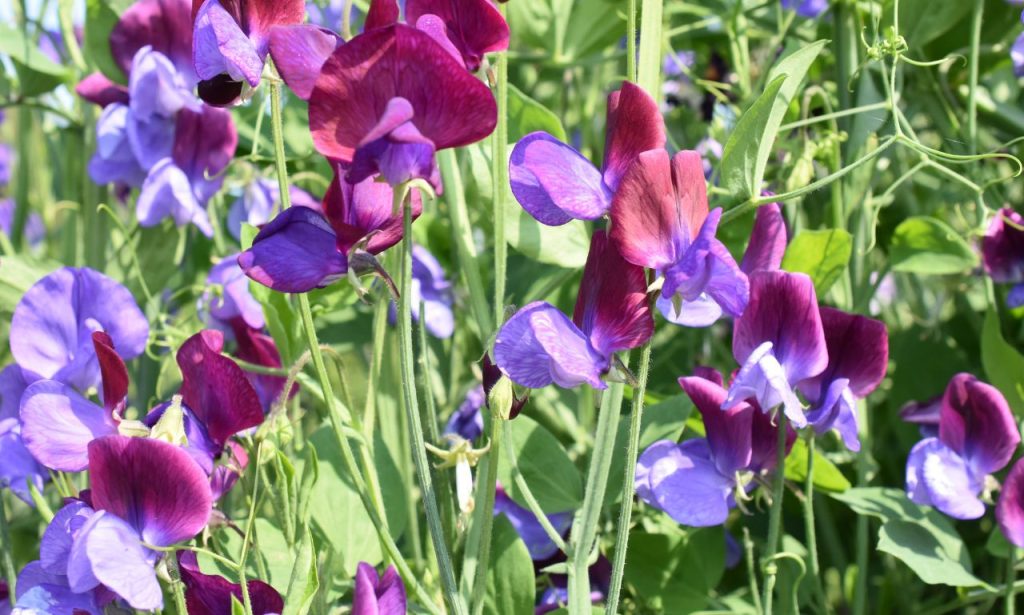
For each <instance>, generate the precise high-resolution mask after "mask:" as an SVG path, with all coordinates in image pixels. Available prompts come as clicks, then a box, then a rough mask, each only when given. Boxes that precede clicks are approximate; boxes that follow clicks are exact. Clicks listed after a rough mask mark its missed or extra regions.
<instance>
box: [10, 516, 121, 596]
mask: <svg viewBox="0 0 1024 615" xmlns="http://www.w3.org/2000/svg"><path fill="white" fill-rule="evenodd" d="M62 513H63V509H62V510H61V511H58V512H57V515H56V516H54V521H56V520H57V517H58V516H60V515H61V514H62ZM51 525H52V523H51ZM76 530H77V528H76ZM44 540H45V534H44ZM44 544H45V543H44ZM66 568H67V567H66V566H64V567H62V568H61V570H62V572H60V573H52V572H48V571H47V570H45V569H44V568H43V566H42V564H41V563H40V562H38V561H34V562H30V563H29V564H27V565H26V566H25V567H24V568H23V569H22V571H21V573H19V574H18V586H17V587H18V591H17V593H16V594H15V604H16V605H17V606H16V610H15V611H13V615H43V614H49V613H74V614H75V615H82V614H83V613H84V614H86V615H103V611H104V610H103V607H101V606H100V602H101V599H100V594H102V593H103V592H102V589H97V590H93V591H89V592H84V593H76V592H74V591H72V590H71V587H70V586H69V585H68V577H67V574H66Z"/></svg>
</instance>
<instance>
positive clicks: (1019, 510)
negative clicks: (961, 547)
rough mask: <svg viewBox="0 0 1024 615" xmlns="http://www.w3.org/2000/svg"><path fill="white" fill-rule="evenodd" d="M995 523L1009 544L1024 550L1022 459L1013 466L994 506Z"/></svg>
mask: <svg viewBox="0 0 1024 615" xmlns="http://www.w3.org/2000/svg"><path fill="white" fill-rule="evenodd" d="M996 521H998V522H999V529H1000V530H1002V532H1003V536H1005V537H1006V539H1007V540H1008V541H1010V544H1012V545H1014V546H1015V547H1017V548H1024V459H1018V460H1017V463H1015V464H1013V468H1011V469H1010V473H1009V474H1007V475H1006V480H1004V481H1003V487H1002V490H1001V491H1000V493H999V502H998V503H997V504H996Z"/></svg>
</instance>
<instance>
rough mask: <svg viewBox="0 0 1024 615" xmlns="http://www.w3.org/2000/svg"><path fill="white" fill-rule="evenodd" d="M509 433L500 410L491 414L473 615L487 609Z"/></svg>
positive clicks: (474, 580) (480, 518) (482, 485)
mask: <svg viewBox="0 0 1024 615" xmlns="http://www.w3.org/2000/svg"><path fill="white" fill-rule="evenodd" d="M507 431H508V425H506V421H505V419H503V418H501V416H500V415H499V414H498V409H497V408H495V409H493V410H492V411H491V452H490V455H488V457H490V459H489V461H488V463H487V475H486V478H485V480H484V482H483V483H482V484H481V485H480V486H479V487H477V489H483V490H484V492H483V495H484V505H483V510H482V511H481V513H480V516H479V517H477V520H478V521H479V523H480V534H479V537H480V538H479V539H480V543H479V548H478V550H477V558H476V570H475V573H474V574H475V575H476V576H474V577H473V594H472V598H471V600H470V604H471V605H472V606H473V611H472V612H473V615H480V613H482V612H483V609H484V595H485V594H486V593H487V569H488V567H489V565H490V561H491V534H492V533H493V529H494V492H495V490H496V489H497V485H498V464H499V461H498V460H499V459H500V457H499V455H500V454H501V443H502V440H503V439H504V434H505V432H507Z"/></svg>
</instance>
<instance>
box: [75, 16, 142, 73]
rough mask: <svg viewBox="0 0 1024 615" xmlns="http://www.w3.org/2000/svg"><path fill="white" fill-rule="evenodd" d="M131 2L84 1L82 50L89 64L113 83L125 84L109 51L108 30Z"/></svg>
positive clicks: (109, 30) (119, 69)
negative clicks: (83, 39)
mask: <svg viewBox="0 0 1024 615" xmlns="http://www.w3.org/2000/svg"><path fill="white" fill-rule="evenodd" d="M129 6H131V2H128V1H126V0H113V1H109V2H108V1H105V0H86V3H85V41H84V43H83V45H82V51H84V52H85V57H86V59H87V60H88V61H89V63H90V64H92V65H93V66H95V67H96V68H98V69H99V71H100V72H101V73H103V74H104V75H106V76H107V77H108V78H109V79H110V80H111V81H114V82H115V83H122V84H127V83H128V81H127V79H126V77H125V74H124V72H123V71H122V70H121V67H120V66H118V65H117V62H115V61H114V56H113V55H111V52H110V32H111V31H112V30H113V29H114V26H115V25H116V24H117V20H118V18H119V17H120V16H121V13H123V12H124V10H125V9H126V8H128V7H129Z"/></svg>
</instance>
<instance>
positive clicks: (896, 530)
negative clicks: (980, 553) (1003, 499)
mask: <svg viewBox="0 0 1024 615" xmlns="http://www.w3.org/2000/svg"><path fill="white" fill-rule="evenodd" d="M832 497H833V498H835V499H837V500H839V501H841V502H844V503H846V505H847V506H849V507H850V508H851V509H853V511H854V512H856V513H857V514H859V515H869V516H872V517H876V518H878V519H881V520H882V521H883V522H884V525H883V526H882V530H881V531H879V542H878V548H879V550H880V551H883V552H885V553H889V554H890V555H892V556H894V557H896V558H897V559H899V560H900V561H902V562H903V563H905V564H906V565H907V566H909V567H910V569H911V570H913V571H914V573H916V574H917V576H918V577H920V578H921V580H922V581H924V582H926V583H929V584H944V585H953V586H957V587H962V586H963V587H966V586H976V585H984V584H985V583H984V582H983V581H982V580H980V579H978V578H977V577H975V576H974V573H973V571H972V567H971V556H970V555H969V554H968V552H967V547H966V546H965V545H964V542H963V540H962V539H961V538H960V535H959V534H957V533H956V530H955V529H954V528H953V524H952V523H951V522H950V520H949V519H947V518H946V517H945V516H943V515H942V514H941V513H939V512H938V511H936V510H934V509H931V508H926V507H923V506H919V505H917V504H915V503H913V502H911V501H910V499H908V498H907V496H906V494H905V493H904V492H903V491H901V490H899V489H890V488H882V487H857V488H855V489H850V490H849V491H846V492H844V493H838V494H832ZM909 526H914V527H913V528H911V527H909Z"/></svg>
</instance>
